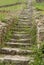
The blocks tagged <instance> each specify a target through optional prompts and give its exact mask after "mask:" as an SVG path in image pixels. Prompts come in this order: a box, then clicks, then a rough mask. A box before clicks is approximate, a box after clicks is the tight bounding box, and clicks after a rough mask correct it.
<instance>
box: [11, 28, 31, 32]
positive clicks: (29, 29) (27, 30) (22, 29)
mask: <svg viewBox="0 0 44 65" xmlns="http://www.w3.org/2000/svg"><path fill="white" fill-rule="evenodd" d="M12 30H13V31H25V32H30V31H31V28H18V27H17V28H15V29H12Z"/></svg>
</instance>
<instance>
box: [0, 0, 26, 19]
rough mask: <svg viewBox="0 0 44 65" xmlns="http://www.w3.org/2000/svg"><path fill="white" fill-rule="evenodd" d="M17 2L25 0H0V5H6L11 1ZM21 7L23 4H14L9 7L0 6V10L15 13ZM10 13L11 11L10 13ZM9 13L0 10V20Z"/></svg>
mask: <svg viewBox="0 0 44 65" xmlns="http://www.w3.org/2000/svg"><path fill="white" fill-rule="evenodd" d="M17 2H22V3H23V2H26V0H1V1H0V6H1V5H7V4H12V3H17ZM23 7H25V4H21V5H15V6H11V7H5V8H0V10H1V11H11V12H14V14H16V13H17V12H18V11H20V10H21V9H22V8H23ZM11 14H12V13H11ZM8 16H9V14H8V13H6V12H0V20H3V19H4V18H5V17H8Z"/></svg>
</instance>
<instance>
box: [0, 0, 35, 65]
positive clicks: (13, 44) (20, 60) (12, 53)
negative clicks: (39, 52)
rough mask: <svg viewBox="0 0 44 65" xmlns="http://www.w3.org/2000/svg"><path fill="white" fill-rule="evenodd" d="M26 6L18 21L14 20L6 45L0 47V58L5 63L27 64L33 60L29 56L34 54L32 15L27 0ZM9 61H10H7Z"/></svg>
mask: <svg viewBox="0 0 44 65" xmlns="http://www.w3.org/2000/svg"><path fill="white" fill-rule="evenodd" d="M28 2H29V3H28V5H27V8H25V9H24V10H23V11H22V12H21V14H20V15H19V19H18V22H15V26H14V29H13V32H14V34H13V37H12V39H10V41H8V42H6V43H5V45H6V47H3V48H1V49H0V54H2V56H1V57H0V60H1V61H2V62H3V61H4V62H5V63H7V61H8V63H10V62H11V63H12V62H13V63H15V65H24V64H25V65H28V64H29V62H33V60H34V58H33V57H32V56H31V55H32V54H34V52H33V51H32V49H31V47H32V42H31V33H30V29H32V27H33V24H32V20H31V19H32V18H31V17H32V16H31V13H32V12H31V10H32V9H31V8H30V7H31V3H30V1H29V0H28ZM9 61H10V62H9Z"/></svg>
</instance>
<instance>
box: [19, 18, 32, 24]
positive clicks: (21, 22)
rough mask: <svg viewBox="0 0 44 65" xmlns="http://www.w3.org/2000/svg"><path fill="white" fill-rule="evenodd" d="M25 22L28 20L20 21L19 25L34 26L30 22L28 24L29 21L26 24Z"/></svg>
mask: <svg viewBox="0 0 44 65" xmlns="http://www.w3.org/2000/svg"><path fill="white" fill-rule="evenodd" d="M25 21H27V20H23V19H22V20H20V21H19V22H18V24H20V25H21V24H22V25H32V23H30V21H29V22H28V21H27V22H25Z"/></svg>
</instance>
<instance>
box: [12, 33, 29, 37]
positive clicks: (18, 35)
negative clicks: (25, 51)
mask: <svg viewBox="0 0 44 65" xmlns="http://www.w3.org/2000/svg"><path fill="white" fill-rule="evenodd" d="M13 35H14V36H17V37H27V36H29V37H30V34H29V33H27V34H26V33H23V34H22V33H14V34H13Z"/></svg>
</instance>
